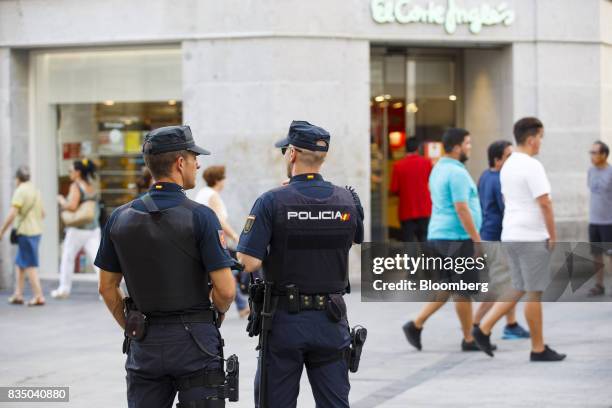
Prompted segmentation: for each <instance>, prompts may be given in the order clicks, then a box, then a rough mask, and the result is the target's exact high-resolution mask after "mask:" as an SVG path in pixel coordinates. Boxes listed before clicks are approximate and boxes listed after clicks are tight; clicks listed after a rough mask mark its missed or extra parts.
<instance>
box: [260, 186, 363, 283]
mask: <svg viewBox="0 0 612 408" xmlns="http://www.w3.org/2000/svg"><path fill="white" fill-rule="evenodd" d="M272 194H273V197H274V201H273V202H274V214H273V218H274V223H273V226H272V240H271V241H270V248H269V253H268V256H266V257H265V259H264V261H263V268H264V274H265V278H266V280H268V281H272V282H274V287H275V291H276V292H281V293H282V292H283V291H284V289H285V287H286V286H287V285H288V284H294V285H296V286H297V287H298V288H299V290H300V293H304V294H315V293H319V294H321V293H340V292H344V291H345V290H346V288H347V286H348V252H349V249H350V248H351V245H352V243H353V239H354V236H355V230H356V228H357V224H356V219H357V218H356V217H357V216H358V215H357V211H356V208H355V204H354V201H353V197H352V195H351V193H350V192H349V191H347V190H346V189H343V188H340V187H336V186H334V191H333V194H332V195H331V196H330V197H328V198H324V199H317V198H312V197H308V196H305V195H303V194H302V193H300V192H299V191H298V190H297V189H296V188H295V187H294V186H292V185H291V184H289V185H288V186H285V187H281V188H278V189H276V190H273V191H272Z"/></svg>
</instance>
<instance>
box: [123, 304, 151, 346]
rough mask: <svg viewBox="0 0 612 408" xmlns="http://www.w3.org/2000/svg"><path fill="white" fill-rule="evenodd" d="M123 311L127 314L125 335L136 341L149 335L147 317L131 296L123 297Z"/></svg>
mask: <svg viewBox="0 0 612 408" xmlns="http://www.w3.org/2000/svg"><path fill="white" fill-rule="evenodd" d="M123 312H124V314H125V331H124V334H125V336H126V337H127V338H129V339H130V340H136V341H140V340H142V339H144V338H145V336H146V335H147V317H146V316H145V315H144V314H143V313H142V312H141V311H139V310H138V309H137V308H136V305H135V304H134V301H133V300H132V299H131V298H129V297H126V298H125V299H123ZM124 348H125V347H124Z"/></svg>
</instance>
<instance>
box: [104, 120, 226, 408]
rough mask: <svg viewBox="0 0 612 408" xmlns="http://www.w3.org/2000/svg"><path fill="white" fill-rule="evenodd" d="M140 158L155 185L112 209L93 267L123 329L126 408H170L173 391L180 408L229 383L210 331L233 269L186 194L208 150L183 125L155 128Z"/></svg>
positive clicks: (210, 222)
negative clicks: (127, 308) (123, 284)
mask: <svg viewBox="0 0 612 408" xmlns="http://www.w3.org/2000/svg"><path fill="white" fill-rule="evenodd" d="M143 153H144V159H145V163H146V164H147V167H148V168H149V169H150V170H151V173H152V175H153V177H154V179H155V180H156V183H155V184H154V185H153V186H152V187H151V190H150V191H149V192H148V193H147V194H145V195H144V196H143V197H141V198H138V199H136V200H134V201H132V202H130V203H128V204H126V205H124V206H121V207H119V208H118V209H116V210H115V211H114V212H113V214H112V215H111V217H110V219H109V221H108V222H107V223H106V225H105V226H104V231H103V232H102V240H101V243H100V248H99V250H98V255H97V257H96V261H95V264H96V266H98V267H99V268H100V269H101V271H100V284H99V288H100V294H101V295H102V297H103V298H104V302H105V303H106V305H107V307H108V309H109V311H110V312H111V313H112V315H113V317H114V318H115V320H116V321H117V323H118V324H119V325H120V326H121V327H122V328H123V329H124V330H125V332H124V333H125V336H126V342H125V343H124V353H126V354H127V361H126V364H125V369H126V371H127V376H126V380H127V398H128V406H129V407H130V408H137V407H160V408H170V407H171V406H172V404H173V401H174V398H175V396H176V394H177V392H178V398H179V405H180V406H192V405H191V403H193V404H196V403H197V404H199V403H202V402H203V400H217V397H218V393H217V391H218V389H219V387H220V386H222V384H223V383H224V378H225V376H224V373H223V364H222V361H223V357H222V356H223V354H222V347H223V340H222V339H221V337H220V333H219V331H218V329H217V328H216V327H215V324H218V325H219V324H220V322H221V321H222V320H223V313H224V312H225V311H226V310H227V309H228V308H229V306H230V305H231V303H232V301H233V299H234V294H235V287H236V283H235V280H234V277H233V275H232V272H231V270H230V266H232V265H233V264H234V262H233V260H232V259H231V258H230V257H229V255H228V253H227V249H226V247H225V240H224V237H223V231H222V229H221V225H220V223H219V220H218V219H217V217H216V215H215V213H214V212H213V211H212V210H211V209H210V208H207V207H205V206H203V205H200V204H198V203H195V202H193V201H191V200H189V199H187V197H186V196H185V191H184V190H185V189H191V188H194V187H195V180H196V173H197V170H198V169H199V167H200V166H199V164H198V160H197V156H198V155H200V154H209V153H208V152H207V151H206V150H204V149H202V148H200V147H198V146H196V145H195V142H194V140H193V137H192V135H191V130H190V129H189V127H188V126H168V127H164V128H159V129H155V130H153V131H152V132H150V133H149V134H148V135H147V137H146V139H145V144H144V146H143ZM122 278H124V279H125V281H126V285H127V288H128V290H129V292H130V298H131V302H132V305H133V306H131V307H130V310H131V311H130V313H131V314H130V315H129V316H130V318H129V319H128V318H126V316H125V315H124V304H123V298H124V294H123V292H122V291H121V289H120V288H119V283H120V282H121V279H122ZM209 282H210V283H212V289H209V286H208V283H209ZM127 304H129V303H127V302H126V305H127ZM213 306H214V307H215V308H216V310H217V312H218V313H219V314H220V317H218V318H217V315H216V313H215V312H214V311H213V310H212V309H211V308H212V307H213ZM142 315H144V316H145V317H146V320H145V319H144V318H143V317H142ZM136 322H137V323H138V324H133V323H136ZM145 323H146V324H145ZM126 326H127V327H126ZM128 339H129V340H128ZM203 371H206V372H207V373H208V374H206V375H204V374H203ZM217 403H218V402H215V404H217ZM194 406H195V405H194ZM198 406H200V405H198Z"/></svg>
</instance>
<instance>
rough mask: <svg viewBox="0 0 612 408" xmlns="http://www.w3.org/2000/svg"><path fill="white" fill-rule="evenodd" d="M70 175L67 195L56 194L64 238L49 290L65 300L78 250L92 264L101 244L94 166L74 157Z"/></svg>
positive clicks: (57, 297) (70, 286)
mask: <svg viewBox="0 0 612 408" xmlns="http://www.w3.org/2000/svg"><path fill="white" fill-rule="evenodd" d="M69 175H70V181H72V183H71V184H70V189H69V191H68V196H67V197H66V198H64V197H63V196H61V195H59V196H58V197H57V201H58V203H59V206H60V209H61V219H62V223H63V224H64V226H65V227H66V237H65V238H64V245H63V248H62V260H61V264H60V278H59V286H58V288H57V289H55V290H53V291H51V296H52V297H54V298H55V299H66V298H67V297H68V296H69V295H70V290H71V289H72V274H73V273H74V265H75V259H76V257H77V255H78V253H79V251H80V250H81V249H85V253H86V254H87V257H88V258H89V260H90V262H91V263H92V265H93V261H94V259H95V258H96V253H97V251H98V246H99V245H100V224H99V222H98V216H99V213H100V210H99V206H98V194H97V191H96V189H95V187H94V185H93V178H94V177H95V175H96V166H95V165H94V163H93V162H92V161H91V160H89V159H86V158H85V159H82V160H76V161H75V162H74V163H73V164H72V167H71V169H70V173H69ZM93 267H94V270H95V271H96V273H99V269H98V268H97V267H96V266H95V265H94V266H93Z"/></svg>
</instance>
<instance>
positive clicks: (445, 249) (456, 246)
mask: <svg viewBox="0 0 612 408" xmlns="http://www.w3.org/2000/svg"><path fill="white" fill-rule="evenodd" d="M427 249H428V251H427V252H428V253H429V254H428V255H429V256H434V257H440V258H443V259H444V258H453V259H455V260H456V259H457V258H464V259H465V258H472V257H474V243H473V242H472V241H471V240H462V241H445V240H431V241H427ZM432 272H434V273H433V274H432V275H433V276H434V277H435V280H437V281H438V282H441V283H442V282H444V283H454V282H456V283H459V282H460V281H463V282H465V283H478V282H480V280H479V273H478V269H476V268H475V267H470V268H466V267H461V268H460V269H459V268H457V270H450V269H445V268H442V269H439V268H436V269H435V271H432ZM453 293H454V294H457V295H461V296H464V297H470V296H471V295H475V294H477V293H479V292H478V291H477V290H474V291H470V290H465V291H453Z"/></svg>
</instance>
